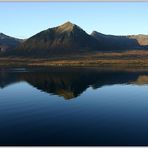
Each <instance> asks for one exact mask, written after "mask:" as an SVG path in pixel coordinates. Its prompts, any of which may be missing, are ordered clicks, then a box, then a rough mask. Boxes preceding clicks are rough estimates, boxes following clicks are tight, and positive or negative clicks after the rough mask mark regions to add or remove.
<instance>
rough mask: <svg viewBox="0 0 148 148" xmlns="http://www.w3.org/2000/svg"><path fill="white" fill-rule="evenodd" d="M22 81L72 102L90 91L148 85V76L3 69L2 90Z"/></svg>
mask: <svg viewBox="0 0 148 148" xmlns="http://www.w3.org/2000/svg"><path fill="white" fill-rule="evenodd" d="M20 81H25V82H28V83H29V84H30V85H31V86H33V87H35V88H37V89H38V90H41V91H43V92H46V93H49V94H53V95H58V96H62V97H64V98H65V99H72V98H76V97H77V96H79V95H81V94H82V93H83V92H84V91H85V90H86V89H87V88H88V87H92V88H93V89H97V88H100V87H103V86H105V85H113V84H135V85H143V84H148V72H146V71H140V72H135V71H114V70H113V71H102V70H98V69H97V68H91V69H90V68H48V69H26V70H24V69H23V70H22V69H20V70H19V69H0V88H1V89H4V88H5V87H7V86H9V85H11V84H13V83H17V82H20Z"/></svg>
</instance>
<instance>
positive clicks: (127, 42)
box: [91, 31, 148, 51]
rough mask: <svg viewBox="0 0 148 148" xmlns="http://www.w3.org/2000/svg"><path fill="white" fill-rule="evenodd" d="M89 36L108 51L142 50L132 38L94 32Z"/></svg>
mask: <svg viewBox="0 0 148 148" xmlns="http://www.w3.org/2000/svg"><path fill="white" fill-rule="evenodd" d="M91 35H92V36H93V37H94V38H96V39H97V40H98V41H100V42H102V43H103V44H107V46H108V49H111V50H112V51H118V50H121V49H124V50H129V49H143V47H142V46H143V45H140V43H139V42H138V41H137V39H136V38H134V37H129V36H114V35H105V34H102V33H99V32H96V31H93V32H92V34H91ZM147 39H148V36H147Z"/></svg>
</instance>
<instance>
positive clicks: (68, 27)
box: [58, 21, 76, 32]
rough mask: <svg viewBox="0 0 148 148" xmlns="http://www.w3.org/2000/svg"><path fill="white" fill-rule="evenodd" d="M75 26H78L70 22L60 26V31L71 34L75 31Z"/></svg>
mask: <svg viewBox="0 0 148 148" xmlns="http://www.w3.org/2000/svg"><path fill="white" fill-rule="evenodd" d="M75 26H76V25H75V24H73V23H71V22H69V21H68V22H66V23H64V24H62V25H61V26H58V30H59V31H62V32H65V31H67V32H70V31H72V30H73V29H74V27H75Z"/></svg>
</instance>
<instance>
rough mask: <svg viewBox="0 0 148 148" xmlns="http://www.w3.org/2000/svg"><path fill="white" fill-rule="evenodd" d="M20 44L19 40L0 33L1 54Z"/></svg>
mask: <svg viewBox="0 0 148 148" xmlns="http://www.w3.org/2000/svg"><path fill="white" fill-rule="evenodd" d="M22 42H23V40H21V39H17V38H13V37H10V36H7V35H5V34H3V33H0V51H1V52H5V51H6V50H10V49H14V48H16V47H17V46H18V45H20V43H22Z"/></svg>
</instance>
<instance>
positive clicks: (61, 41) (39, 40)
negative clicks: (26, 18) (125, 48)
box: [15, 22, 103, 56]
mask: <svg viewBox="0 0 148 148" xmlns="http://www.w3.org/2000/svg"><path fill="white" fill-rule="evenodd" d="M100 45H101V43H100V42H99V41H98V40H96V39H95V38H94V37H92V36H90V35H89V34H87V33H86V32H85V31H84V30H83V29H81V28H80V27H79V26H77V25H75V24H72V23H71V22H66V23H65V24H63V25H61V26H58V27H54V28H49V29H47V30H44V31H42V32H40V33H37V34H36V35H34V36H32V37H31V38H29V39H28V40H26V41H25V42H24V43H22V44H21V45H20V46H19V47H18V48H17V50H16V51H15V54H18V55H19V54H23V55H26V56H27V55H39V56H42V55H43V56H45V55H47V56H49V55H50V54H56V55H57V54H73V53H81V52H87V51H88V52H89V51H91V50H98V49H100V48H101V47H103V45H101V47H100Z"/></svg>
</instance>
